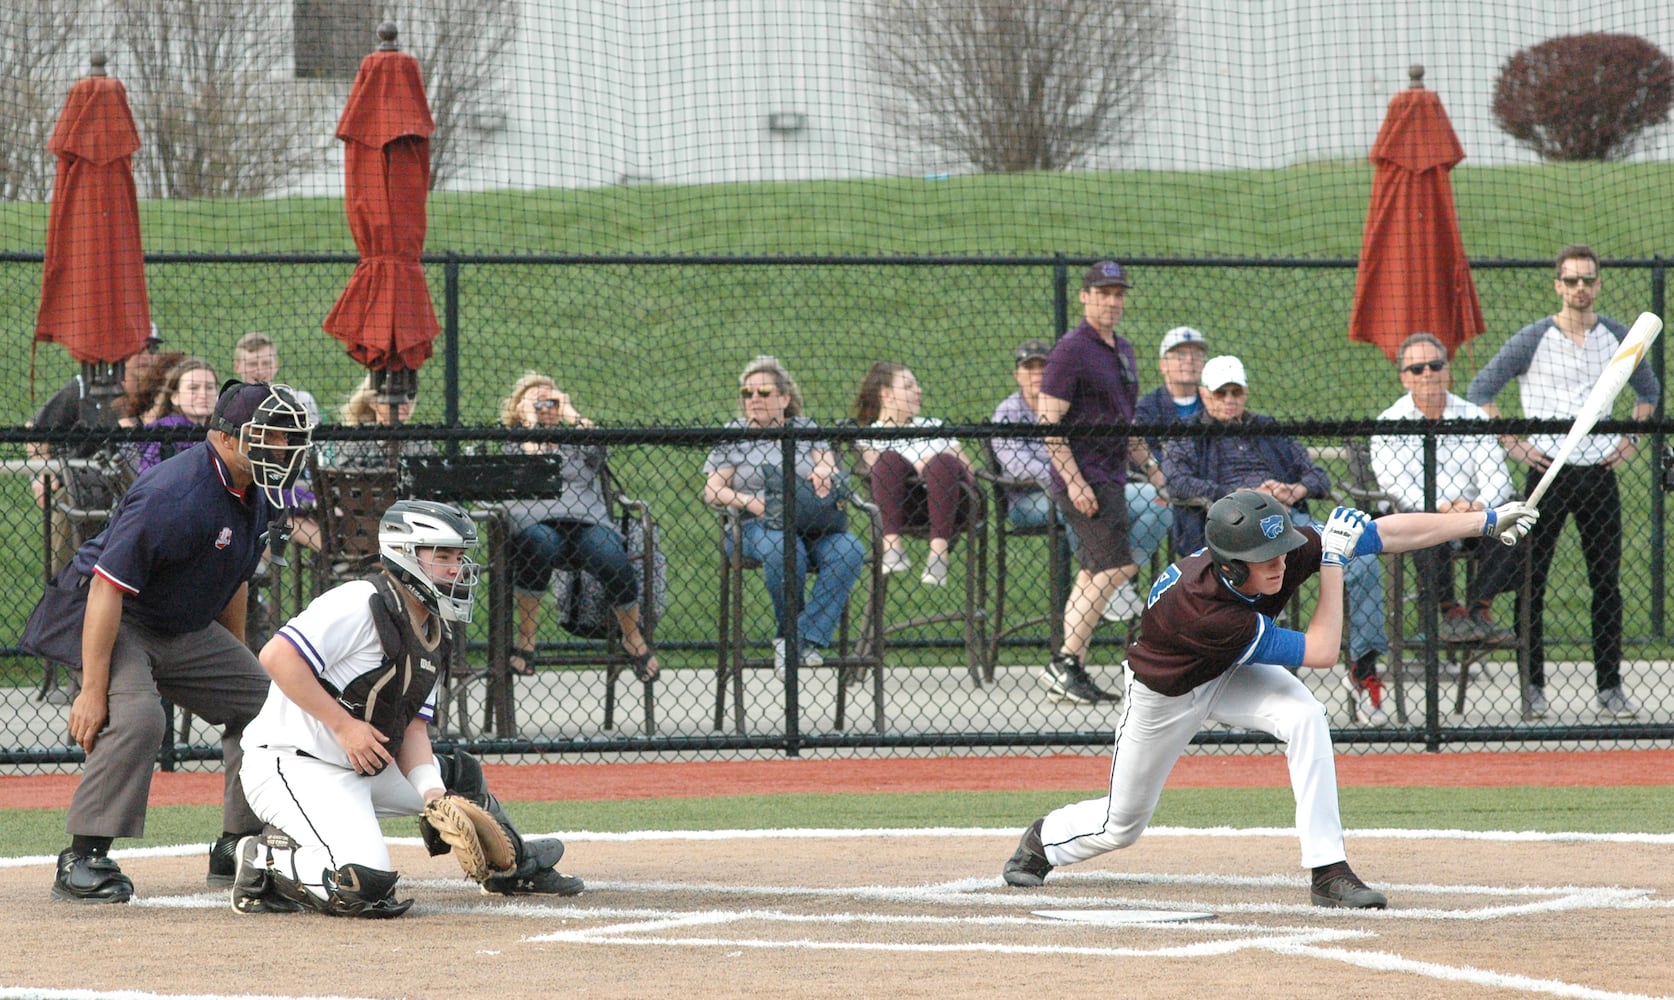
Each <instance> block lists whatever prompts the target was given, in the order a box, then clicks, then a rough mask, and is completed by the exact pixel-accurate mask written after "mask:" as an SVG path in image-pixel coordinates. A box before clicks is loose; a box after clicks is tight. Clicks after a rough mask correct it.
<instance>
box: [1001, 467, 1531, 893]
mask: <svg viewBox="0 0 1674 1000" xmlns="http://www.w3.org/2000/svg"><path fill="white" fill-rule="evenodd" d="M1538 516H1539V515H1538V514H1537V512H1536V511H1535V510H1534V508H1532V507H1529V506H1528V505H1527V504H1523V503H1519V502H1513V503H1507V504H1502V505H1501V506H1499V507H1496V508H1494V509H1492V510H1487V511H1475V512H1468V513H1457V514H1428V513H1413V514H1391V515H1389V516H1387V517H1383V518H1380V519H1379V520H1378V521H1376V522H1373V521H1371V519H1370V518H1368V517H1367V516H1366V515H1365V514H1364V513H1362V512H1360V511H1357V510H1354V509H1352V508H1347V507H1338V508H1337V509H1336V510H1335V511H1334V512H1332V514H1331V517H1330V519H1329V520H1327V521H1326V522H1325V524H1324V526H1323V527H1322V528H1320V529H1319V530H1317V531H1316V530H1315V529H1313V528H1311V527H1304V528H1297V527H1295V526H1293V525H1292V523H1291V519H1290V512H1289V510H1288V509H1287V508H1286V507H1285V506H1284V505H1283V504H1280V503H1279V502H1278V501H1277V500H1275V499H1274V498H1273V497H1271V496H1269V495H1267V494H1265V493H1259V492H1256V491H1253V490H1240V491H1238V492H1236V493H1233V494H1231V495H1229V496H1226V497H1223V498H1222V499H1220V500H1217V501H1216V502H1215V504H1214V506H1212V507H1211V508H1210V509H1209V516H1208V525H1207V528H1206V531H1205V535H1206V537H1207V542H1208V545H1207V547H1206V548H1204V549H1199V550H1198V551H1197V552H1195V553H1193V554H1192V555H1190V556H1187V557H1186V558H1184V559H1181V560H1179V561H1177V562H1175V563H1174V564H1173V565H1172V566H1170V567H1169V568H1168V569H1166V570H1164V571H1163V572H1162V573H1161V574H1160V575H1159V576H1158V578H1157V581H1156V583H1155V584H1153V585H1152V587H1151V593H1150V596H1149V598H1148V599H1147V602H1146V608H1145V612H1144V614H1143V615H1141V617H1140V626H1139V631H1138V632H1137V633H1136V635H1135V637H1134V639H1133V641H1132V642H1131V643H1130V644H1129V645H1128V670H1127V692H1126V693H1127V697H1126V707H1125V708H1124V710H1123V712H1122V717H1121V721H1120V722H1118V723H1117V726H1116V747H1115V753H1114V760H1113V761H1112V764H1111V769H1110V792H1109V794H1107V795H1104V796H1101V797H1099V798H1096V799H1088V800H1087V801H1085V802H1078V803H1075V804H1074V805H1068V806H1064V807H1063V808H1060V809H1057V810H1054V811H1053V812H1051V813H1049V814H1048V815H1047V816H1046V817H1045V818H1044V819H1038V820H1036V821H1035V822H1034V823H1033V824H1031V825H1030V826H1029V828H1028V829H1027V830H1025V831H1024V832H1023V837H1022V840H1021V841H1020V842H1019V844H1018V845H1017V851H1016V852H1015V853H1014V854H1013V855H1012V856H1011V859H1010V860H1009V861H1007V862H1006V866H1005V869H1004V872H1003V877H1004V879H1005V881H1006V882H1007V883H1008V884H1010V885H1014V886H1038V885H1041V884H1042V883H1043V882H1044V881H1045V879H1046V876H1047V874H1048V873H1049V872H1051V871H1052V869H1053V868H1054V867H1056V866H1058V865H1068V864H1074V863H1076V862H1078V861H1085V860H1087V859H1088V858H1093V857H1097V856H1098V855H1100V854H1104V853H1105V852H1107V851H1114V850H1119V849H1121V848H1123V847H1127V846H1128V845H1129V844H1132V843H1133V842H1134V841H1135V840H1138V839H1139V835H1140V834H1141V833H1143V832H1144V831H1145V827H1146V824H1148V823H1149V822H1150V820H1151V814H1152V813H1153V812H1154V811H1155V810H1156V806H1157V799H1158V797H1159V796H1161V795H1162V789H1163V783H1164V782H1165V781H1166V780H1167V778H1168V773H1169V771H1171V770H1172V769H1173V768H1174V762H1175V761H1176V760H1177V759H1179V756H1180V754H1181V753H1182V752H1184V750H1185V749H1186V747H1187V746H1188V745H1189V744H1190V743H1191V740H1192V737H1193V736H1194V735H1195V734H1196V733H1197V731H1198V730H1199V729H1200V728H1202V726H1203V725H1204V723H1206V722H1220V723H1225V724H1227V725H1230V726H1238V727H1242V728H1245V729H1253V730H1259V731H1261V732H1264V733H1269V734H1272V735H1273V736H1277V737H1278V738H1279V739H1281V740H1283V741H1284V742H1285V757H1286V760H1287V761H1288V763H1289V765H1290V784H1291V791H1292V792H1293V793H1294V795H1295V797H1296V829H1297V833H1298V834H1299V835H1300V836H1301V840H1302V864H1303V866H1305V867H1307V868H1310V869H1312V871H1313V884H1312V888H1311V892H1310V896H1311V898H1312V900H1313V903H1314V905H1316V906H1341V907H1351V908H1357V909H1366V908H1376V909H1382V908H1384V907H1386V906H1388V900H1387V899H1386V898H1385V897H1384V894H1383V893H1381V892H1378V891H1377V890H1375V889H1371V888H1369V887H1367V885H1366V884H1365V883H1364V882H1362V881H1361V880H1360V879H1359V877H1358V876H1356V875H1355V874H1354V872H1353V870H1352V869H1350V868H1349V865H1348V861H1347V857H1348V855H1347V853H1346V852H1345V851H1344V849H1343V827H1342V821H1341V819H1340V818H1339V817H1338V812H1337V774H1336V768H1335V764H1334V762H1333V757H1332V750H1331V730H1330V725H1329V723H1328V721H1327V719H1326V713H1325V709H1324V707H1323V706H1322V705H1320V703H1319V702H1318V701H1317V700H1316V699H1315V698H1314V696H1313V694H1312V692H1310V691H1309V690H1308V688H1307V687H1306V686H1305V685H1304V684H1303V683H1302V682H1301V681H1300V680H1298V679H1297V678H1296V677H1295V676H1294V675H1292V674H1291V672H1290V671H1289V670H1287V669H1286V668H1287V667H1316V668H1330V667H1333V666H1335V665H1336V662H1337V656H1338V651H1339V647H1340V646H1341V643H1342V632H1343V568H1344V567H1345V566H1346V565H1347V564H1348V560H1349V559H1351V558H1353V557H1355V556H1369V555H1375V554H1377V553H1379V552H1410V551H1412V550H1414V549H1423V548H1429V547H1430V546H1432V545H1439V544H1441V543H1443V542H1447V541H1452V540H1453V539H1457V538H1468V537H1471V536H1474V535H1484V536H1492V537H1497V538H1499V539H1501V540H1509V541H1515V540H1516V539H1519V538H1521V537H1522V536H1523V535H1524V534H1526V533H1527V532H1528V530H1529V528H1530V527H1531V526H1532V525H1533V524H1534V522H1535V519H1536V518H1537V517H1538ZM1315 573H1318V574H1319V578H1320V583H1319V603H1318V606H1317V607H1316V608H1315V609H1314V615H1313V619H1312V620H1311V621H1310V622H1309V624H1308V629H1307V631H1306V632H1298V631H1295V630H1293V629H1287V628H1281V627H1279V626H1278V625H1277V624H1275V622H1274V618H1275V617H1276V616H1277V615H1278V614H1279V613H1280V612H1281V611H1282V610H1283V609H1284V607H1285V605H1286V604H1287V603H1288V602H1289V601H1290V599H1291V597H1292V596H1293V595H1294V594H1295V593H1296V591H1297V588H1299V587H1300V586H1301V585H1302V583H1303V582H1304V581H1305V580H1307V579H1308V578H1309V577H1311V576H1313V575H1314V574H1315Z"/></svg>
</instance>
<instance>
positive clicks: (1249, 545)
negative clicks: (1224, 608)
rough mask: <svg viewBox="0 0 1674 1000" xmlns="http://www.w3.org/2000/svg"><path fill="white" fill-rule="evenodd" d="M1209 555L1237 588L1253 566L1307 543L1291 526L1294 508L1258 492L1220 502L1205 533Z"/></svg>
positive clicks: (1243, 492)
mask: <svg viewBox="0 0 1674 1000" xmlns="http://www.w3.org/2000/svg"><path fill="white" fill-rule="evenodd" d="M1203 536H1204V539H1205V540H1206V541H1207V542H1208V546H1209V555H1210V556H1211V557H1212V558H1213V559H1214V560H1215V565H1216V567H1217V568H1219V569H1220V571H1221V575H1222V576H1224V577H1226V581H1227V582H1228V583H1230V584H1232V585H1233V586H1234V587H1236V586H1239V585H1241V584H1242V583H1243V582H1244V581H1245V580H1247V579H1249V576H1250V568H1249V564H1250V563H1253V562H1266V561H1267V560H1269V559H1272V558H1273V557H1275V556H1280V555H1283V554H1285V553H1286V552H1289V551H1290V550H1292V549H1294V548H1297V547H1298V546H1300V545H1302V544H1303V543H1305V542H1306V541H1307V539H1306V538H1304V537H1302V532H1300V531H1297V530H1296V528H1295V527H1293V526H1292V525H1291V523H1290V508H1288V507H1286V506H1285V505H1284V504H1282V503H1280V502H1279V501H1277V500H1275V499H1273V498H1272V497H1271V496H1268V495H1267V494H1266V493H1257V492H1256V491H1255V490H1239V491H1238V492H1236V493H1229V494H1227V495H1226V496H1224V497H1222V498H1220V499H1219V500H1216V501H1215V503H1214V506H1212V507H1210V508H1209V523H1208V524H1207V525H1206V526H1205V527H1204V530H1203Z"/></svg>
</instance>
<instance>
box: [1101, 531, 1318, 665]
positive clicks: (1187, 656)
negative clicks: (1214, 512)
mask: <svg viewBox="0 0 1674 1000" xmlns="http://www.w3.org/2000/svg"><path fill="white" fill-rule="evenodd" d="M1296 530H1298V531H1300V532H1301V533H1302V535H1303V537H1304V538H1306V539H1307V542H1306V543H1305V544H1303V545H1301V546H1299V547H1298V548H1295V549H1293V550H1291V552H1290V553H1289V555H1288V557H1287V559H1286V562H1285V578H1284V583H1283V585H1281V586H1280V588H1279V592H1278V593H1276V594H1273V595H1272V596H1262V597H1255V598H1250V597H1246V596H1244V595H1242V594H1239V593H1237V592H1236V591H1234V590H1233V589H1232V588H1231V587H1229V586H1227V585H1226V584H1225V583H1224V582H1222V581H1221V577H1220V574H1219V573H1217V572H1215V563H1214V560H1213V559H1211V558H1210V556H1209V552H1208V550H1206V549H1201V550H1199V551H1198V552H1197V553H1196V554H1194V555H1189V556H1187V557H1185V558H1184V559H1180V560H1178V561H1176V562H1175V563H1174V564H1173V565H1172V566H1169V567H1168V568H1167V569H1166V570H1164V571H1163V572H1162V573H1160V574H1158V576H1157V582H1156V583H1155V584H1153V585H1152V586H1151V594H1150V597H1149V599H1148V600H1147V602H1146V608H1145V613H1144V614H1143V615H1141V616H1140V619H1139V631H1138V632H1137V633H1136V634H1135V636H1134V640H1133V641H1132V642H1131V643H1129V644H1128V666H1129V667H1130V668H1131V669H1132V670H1133V675H1134V677H1135V678H1136V679H1137V680H1138V681H1139V682H1140V683H1142V684H1144V685H1145V686H1146V687H1148V688H1150V689H1151V690H1153V691H1155V692H1157V693H1158V694H1165V695H1169V696H1170V697H1178V696H1180V695H1183V694H1186V693H1187V692H1189V691H1190V690H1191V689H1192V688H1195V687H1197V686H1198V685H1199V684H1203V683H1205V682H1207V681H1211V680H1214V679H1215V678H1216V677H1219V676H1220V675H1221V674H1224V673H1226V672H1227V671H1228V670H1230V669H1232V667H1233V666H1234V665H1236V664H1237V663H1238V662H1239V661H1240V660H1241V659H1242V658H1243V657H1244V656H1245V655H1246V654H1247V653H1248V652H1249V651H1250V650H1251V649H1252V648H1253V647H1254V646H1255V644H1256V642H1257V640H1259V639H1261V637H1262V635H1263V633H1264V631H1265V630H1267V629H1271V628H1274V627H1275V626H1274V624H1273V618H1274V617H1275V616H1276V615H1278V614H1279V613H1280V612H1281V611H1283V610H1284V607H1285V605H1286V604H1287V603H1289V602H1290V599H1291V596H1292V595H1294V594H1295V593H1296V589H1297V588H1298V587H1300V586H1302V583H1303V581H1305V580H1307V579H1308V578H1309V577H1310V576H1313V575H1314V574H1315V573H1318V572H1319V557H1320V541H1319V533H1318V532H1317V531H1315V530H1314V529H1313V528H1307V527H1299V528H1297V529H1296ZM1282 665H1285V666H1295V665H1296V664H1282Z"/></svg>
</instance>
